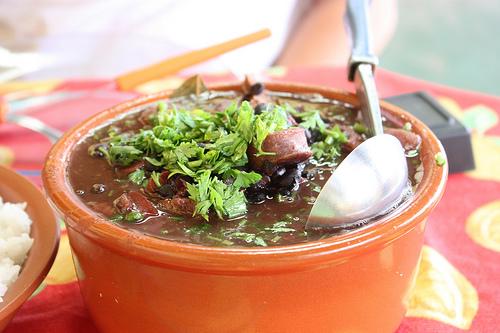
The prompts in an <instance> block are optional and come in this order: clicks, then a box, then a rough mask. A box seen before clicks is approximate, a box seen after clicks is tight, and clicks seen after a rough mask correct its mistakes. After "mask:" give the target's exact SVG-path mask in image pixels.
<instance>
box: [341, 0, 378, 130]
mask: <svg viewBox="0 0 500 333" xmlns="http://www.w3.org/2000/svg"><path fill="white" fill-rule="evenodd" d="M368 1H369V0H348V1H347V11H346V18H347V22H348V27H349V28H350V32H351V38H352V54H351V58H350V59H349V80H350V81H354V85H355V86H356V94H357V95H358V98H359V101H360V104H361V112H362V116H363V120H364V121H365V124H366V125H367V128H368V131H369V133H368V134H369V135H370V136H374V135H380V134H384V130H383V127H382V117H381V114H380V105H379V101H378V94H377V88H376V86H375V79H374V78H373V70H374V69H375V66H376V65H377V63H378V58H377V56H375V55H374V54H373V52H372V48H371V38H370V37H371V36H370V29H369V26H370V23H369V16H368Z"/></svg>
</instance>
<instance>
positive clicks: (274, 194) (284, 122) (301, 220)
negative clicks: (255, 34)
mask: <svg viewBox="0 0 500 333" xmlns="http://www.w3.org/2000/svg"><path fill="white" fill-rule="evenodd" d="M384 126H385V131H386V132H387V133H389V134H392V135H394V136H396V137H397V138H398V139H399V140H400V141H401V143H402V145H403V146H404V148H405V151H406V154H407V159H408V167H409V184H410V185H412V186H413V187H414V186H416V185H417V183H418V181H419V179H420V178H421V177H422V172H423V170H422V165H421V162H420V158H419V154H418V149H419V145H420V142H421V139H420V137H419V136H418V135H416V134H414V133H413V132H412V131H411V124H409V123H404V122H403V121H402V120H401V119H397V118H395V117H394V116H390V115H389V114H385V113H384ZM365 139H366V128H365V127H364V126H363V125H362V122H361V115H360V112H358V110H357V109H356V108H354V107H353V106H351V105H349V104H346V103H343V102H340V101H336V100H331V99H327V98H324V97H323V96H321V95H318V94H301V95H296V94H290V93H280V92H270V91H266V90H265V89H264V87H263V86H262V85H261V84H254V85H251V86H248V87H247V88H246V89H244V93H241V92H236V91H226V92H218V91H204V92H202V93H198V94H187V95H185V96H180V97H175V98H171V99H169V100H165V101H160V102H157V103H153V104H150V105H147V106H144V107H141V108H139V109H136V110H132V111H130V112H129V113H127V114H125V115H123V116H121V117H119V118H117V119H115V120H113V121H111V122H110V123H107V124H105V125H104V126H102V127H100V128H97V129H96V130H95V131H94V132H93V133H90V134H89V135H88V136H86V137H85V138H83V139H82V140H81V142H80V143H79V144H78V145H77V148H76V149H75V151H74V152H73V153H72V155H71V158H70V163H69V166H68V174H69V180H70V183H71V185H72V187H73V189H74V191H75V193H76V194H77V195H78V196H79V197H80V198H81V200H82V201H83V202H84V203H85V204H86V205H87V206H88V207H89V208H91V209H92V210H93V211H95V212H96V213H97V214H99V215H101V216H102V217H104V218H106V219H108V220H109V221H110V223H116V224H118V225H119V226H121V227H123V228H127V229H131V230H135V231H137V232H141V233H144V234H147V235H151V236H153V237H159V238H164V239H168V240H173V241H178V242H190V243H194V244H202V245H212V246H275V245H288V244H294V243H301V242H306V241H311V240H318V239H321V238H324V237H329V236H332V235H333V234H335V233H338V232H339V231H325V230H323V231H321V230H318V231H306V230H305V222H306V221H307V217H308V214H309V211H310V209H311V207H312V204H313V203H314V200H315V198H316V196H317V195H318V193H319V192H320V190H321V188H322V186H323V184H324V183H325V182H326V180H327V179H328V177H329V176H330V174H331V172H332V171H333V170H334V169H335V167H336V165H338V164H339V163H340V162H341V161H342V159H343V158H344V157H345V156H346V155H347V154H348V153H349V152H350V151H352V150H353V149H354V148H355V147H356V146H357V145H359V144H360V143H361V142H362V141H363V140H365ZM363 223H366V221H362V222H361V221H360V225H362V224H363Z"/></svg>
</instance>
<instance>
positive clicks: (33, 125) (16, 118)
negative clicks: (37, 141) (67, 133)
mask: <svg viewBox="0 0 500 333" xmlns="http://www.w3.org/2000/svg"><path fill="white" fill-rule="evenodd" d="M5 118H6V120H7V122H9V123H13V124H16V125H19V126H22V127H24V128H27V129H30V130H32V131H35V132H38V133H40V134H42V135H43V136H45V137H46V138H47V139H49V140H50V142H51V143H55V142H56V141H57V140H58V139H59V138H60V137H61V136H62V132H60V131H59V130H58V129H55V128H53V127H50V126H49V125H47V124H45V123H44V122H42V121H40V120H38V119H36V118H33V117H30V116H25V115H20V114H15V113H8V114H7V115H6V116H5Z"/></svg>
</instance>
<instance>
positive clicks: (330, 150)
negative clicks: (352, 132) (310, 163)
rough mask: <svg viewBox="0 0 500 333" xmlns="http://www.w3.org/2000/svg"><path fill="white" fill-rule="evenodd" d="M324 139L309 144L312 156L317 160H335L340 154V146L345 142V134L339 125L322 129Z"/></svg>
mask: <svg viewBox="0 0 500 333" xmlns="http://www.w3.org/2000/svg"><path fill="white" fill-rule="evenodd" d="M323 135H324V139H323V140H322V141H316V142H314V143H313V144H312V145H311V150H312V152H313V155H314V158H315V159H316V160H318V161H321V162H323V161H328V162H335V160H336V159H337V158H338V157H339V156H340V152H341V146H342V144H343V143H346V142H347V138H346V136H345V134H344V133H343V132H342V131H341V130H340V127H339V126H335V127H333V128H329V129H326V130H324V131H323Z"/></svg>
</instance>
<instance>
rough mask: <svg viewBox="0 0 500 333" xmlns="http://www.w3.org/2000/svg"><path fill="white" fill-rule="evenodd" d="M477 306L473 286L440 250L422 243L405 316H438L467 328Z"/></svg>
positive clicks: (439, 319)
mask: <svg viewBox="0 0 500 333" xmlns="http://www.w3.org/2000/svg"><path fill="white" fill-rule="evenodd" d="M478 308H479V298H478V294H477V291H476V289H475V288H474V286H473V285H472V284H471V283H470V282H469V281H468V280H467V278H466V277H465V276H464V275H463V274H462V273H460V272H459V271H458V270H457V269H456V268H455V267H453V266H452V265H451V264H450V263H449V262H448V261H447V260H446V258H445V257H443V256H442V255H441V254H440V253H439V252H437V251H436V250H434V249H433V248H431V247H429V246H426V245H424V247H423V248H422V253H421V257H420V265H419V270H418V273H417V276H416V280H415V284H414V286H413V288H412V289H411V291H410V294H409V297H408V307H407V312H406V316H407V317H419V318H426V319H431V320H437V321H439V322H442V323H444V324H448V325H452V326H455V327H457V328H460V329H464V330H466V329H469V328H470V326H471V324H472V321H473V319H474V317H475V316H476V313H477V310H478Z"/></svg>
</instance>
